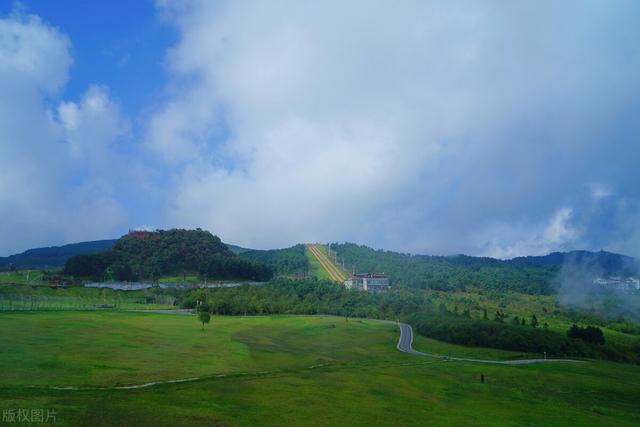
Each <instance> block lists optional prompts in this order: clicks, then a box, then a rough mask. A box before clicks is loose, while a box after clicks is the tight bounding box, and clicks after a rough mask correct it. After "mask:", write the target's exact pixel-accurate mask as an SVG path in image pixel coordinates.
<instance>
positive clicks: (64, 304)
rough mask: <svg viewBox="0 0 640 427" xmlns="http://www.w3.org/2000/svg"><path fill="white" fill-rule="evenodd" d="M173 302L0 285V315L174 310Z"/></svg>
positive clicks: (152, 296)
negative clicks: (112, 309)
mask: <svg viewBox="0 0 640 427" xmlns="http://www.w3.org/2000/svg"><path fill="white" fill-rule="evenodd" d="M174 301H175V298H173V297H171V296H170V295H164V294H156V293H155V292H153V291H150V290H140V291H114V290H112V289H96V288H83V287H69V288H52V287H49V286H27V285H0V311H14V310H89V309H93V308H96V307H98V306H104V305H108V306H113V307H117V308H120V309H163V308H174V307H173V303H174Z"/></svg>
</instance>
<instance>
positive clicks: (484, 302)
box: [429, 291, 640, 344]
mask: <svg viewBox="0 0 640 427" xmlns="http://www.w3.org/2000/svg"><path fill="white" fill-rule="evenodd" d="M429 293H430V295H431V297H432V301H433V303H434V305H435V306H438V305H439V304H440V303H443V304H445V306H446V307H447V308H448V309H449V310H451V311H453V309H454V307H455V306H458V311H459V312H460V313H462V311H463V310H464V309H465V308H469V309H470V311H471V317H473V318H476V319H481V318H482V315H483V312H482V310H481V307H484V308H486V309H487V312H488V317H489V319H493V317H494V314H495V312H496V310H502V311H504V312H505V313H507V314H508V315H509V318H507V320H506V321H507V322H509V321H510V320H511V317H512V316H518V317H524V318H525V320H526V322H527V324H529V323H530V321H531V315H532V314H534V313H535V315H536V317H537V319H538V323H539V326H540V327H542V325H543V324H544V323H547V324H548V325H549V328H550V329H551V330H554V331H557V332H560V333H565V332H566V331H567V330H568V329H569V328H570V327H571V325H572V324H573V323H574V322H573V321H572V320H571V319H569V318H567V317H565V316H564V315H562V311H561V310H559V309H560V308H561V306H560V304H559V303H558V302H557V296H555V295H528V294H521V293H517V292H502V293H486V292H485V293H479V292H473V291H471V292H462V291H458V292H441V291H429ZM577 323H579V324H582V323H584V322H577ZM600 328H601V329H602V330H603V332H604V334H605V338H606V339H607V340H610V341H611V342H618V343H623V344H633V343H637V342H640V337H639V336H636V335H631V334H625V333H622V332H619V331H615V330H612V329H609V328H606V327H604V326H600Z"/></svg>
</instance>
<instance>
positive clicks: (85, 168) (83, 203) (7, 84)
mask: <svg viewBox="0 0 640 427" xmlns="http://www.w3.org/2000/svg"><path fill="white" fill-rule="evenodd" d="M69 50H70V43H69V40H68V38H67V37H66V36H64V35H63V34H62V33H60V32H59V31H58V30H57V29H54V28H52V27H50V26H48V25H47V24H45V23H44V22H42V21H41V20H40V19H39V18H37V17H35V16H26V15H22V14H20V13H15V14H13V15H10V16H8V17H6V18H3V19H0V93H2V96H1V97H0V141H1V142H0V170H1V171H2V172H1V175H0V178H1V179H0V235H2V236H4V237H3V238H2V239H0V253H5V254H8V253H12V252H15V251H18V250H23V249H27V248H29V247H33V246H37V245H49V244H52V243H64V242H69V241H77V240H79V239H89V238H104V236H106V235H111V233H112V232H113V230H114V228H115V227H118V226H121V225H122V222H123V220H124V219H125V212H124V210H123V208H122V207H121V206H120V205H119V203H118V202H117V201H116V200H115V198H114V197H113V194H112V193H113V189H112V186H111V185H110V183H109V182H108V181H106V180H104V179H102V178H101V177H100V173H101V170H100V169H99V168H97V167H96V165H98V164H100V161H99V160H97V158H99V157H100V156H101V155H102V156H103V158H102V161H103V162H108V161H109V159H110V154H109V152H108V151H107V150H106V149H103V148H100V147H105V146H108V145H109V144H111V143H112V142H113V140H114V139H115V138H117V137H118V136H119V135H121V134H122V129H123V128H126V122H125V121H124V120H123V119H122V118H121V115H120V113H119V111H118V108H117V106H115V104H114V103H113V101H112V100H110V99H109V97H108V95H107V92H106V89H105V88H103V87H98V86H94V87H91V88H89V89H88V90H87V92H86V93H85V94H84V96H83V98H82V100H81V101H80V102H78V103H73V102H62V103H60V105H59V106H58V107H57V108H56V107H55V103H56V102H57V101H56V94H57V93H58V92H59V91H60V90H61V88H62V87H63V86H64V84H65V83H66V81H67V77H68V72H69V67H70V66H71V62H72V61H71V55H70V53H69ZM53 111H56V112H55V113H54V112H53Z"/></svg>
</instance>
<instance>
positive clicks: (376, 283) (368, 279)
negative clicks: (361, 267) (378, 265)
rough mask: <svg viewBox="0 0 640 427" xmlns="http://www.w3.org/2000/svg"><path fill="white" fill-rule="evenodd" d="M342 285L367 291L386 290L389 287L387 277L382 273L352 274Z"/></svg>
mask: <svg viewBox="0 0 640 427" xmlns="http://www.w3.org/2000/svg"><path fill="white" fill-rule="evenodd" d="M344 287H345V288H347V289H360V290H363V291H369V292H379V291H386V290H388V289H390V288H391V286H390V285H389V277H387V275H386V274H384V273H366V274H354V275H352V276H351V277H349V278H348V279H347V280H345V281H344Z"/></svg>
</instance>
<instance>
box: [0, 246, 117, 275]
mask: <svg viewBox="0 0 640 427" xmlns="http://www.w3.org/2000/svg"><path fill="white" fill-rule="evenodd" d="M115 242H116V239H107V240H93V241H90V242H79V243H71V244H68V245H62V246H50V247H45V248H34V249H29V250H26V251H24V252H22V253H19V254H15V255H10V256H7V257H0V267H9V266H10V265H15V266H16V267H17V268H27V267H31V268H43V267H62V266H63V265H64V263H65V262H67V260H68V259H69V258H71V257H72V256H75V255H84V254H92V253H96V252H101V251H103V250H105V249H109V248H111V247H112V246H113V245H114V243H115Z"/></svg>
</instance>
